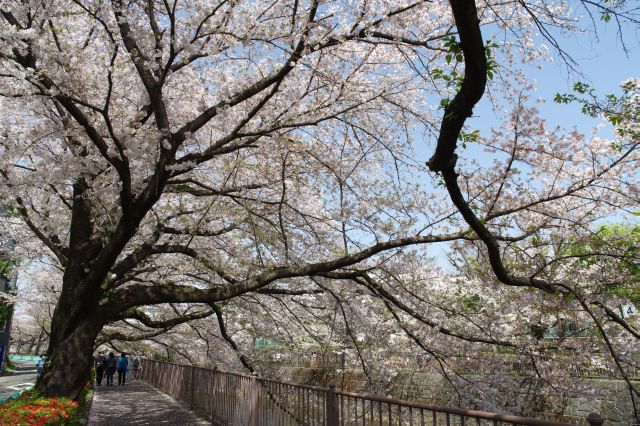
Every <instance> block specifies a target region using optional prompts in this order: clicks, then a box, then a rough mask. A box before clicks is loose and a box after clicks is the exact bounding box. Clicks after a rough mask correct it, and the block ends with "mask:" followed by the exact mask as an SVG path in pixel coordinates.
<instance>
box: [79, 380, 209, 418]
mask: <svg viewBox="0 0 640 426" xmlns="http://www.w3.org/2000/svg"><path fill="white" fill-rule="evenodd" d="M210 424H211V421H210V420H206V419H204V418H202V417H199V416H198V415H196V414H195V413H194V412H193V411H191V410H189V408H188V407H187V406H186V405H184V404H182V403H180V402H178V401H176V400H175V399H173V398H171V397H170V396H168V395H166V394H164V393H162V392H160V391H158V390H157V389H156V388H154V387H153V386H151V385H149V384H148V383H145V382H142V381H133V382H130V383H127V384H126V385H125V386H124V387H122V386H105V385H104V382H103V383H102V386H96V387H95V393H94V395H93V403H92V404H91V410H90V411H89V423H88V425H89V426H120V425H180V426H186V425H210Z"/></svg>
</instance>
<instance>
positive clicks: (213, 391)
mask: <svg viewBox="0 0 640 426" xmlns="http://www.w3.org/2000/svg"><path fill="white" fill-rule="evenodd" d="M217 372H218V366H217V365H215V366H214V367H213V370H212V371H211V395H209V402H210V404H211V424H212V425H213V424H215V421H214V419H215V414H216V373H217Z"/></svg>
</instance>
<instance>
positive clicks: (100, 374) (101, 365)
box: [95, 351, 107, 386]
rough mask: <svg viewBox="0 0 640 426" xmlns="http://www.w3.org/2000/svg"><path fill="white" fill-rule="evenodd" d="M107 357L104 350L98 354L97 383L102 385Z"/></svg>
mask: <svg viewBox="0 0 640 426" xmlns="http://www.w3.org/2000/svg"><path fill="white" fill-rule="evenodd" d="M106 363H107V358H106V357H105V356H104V354H103V353H102V351H100V352H98V355H97V356H96V364H95V365H96V385H98V386H102V377H103V376H104V370H105V367H106Z"/></svg>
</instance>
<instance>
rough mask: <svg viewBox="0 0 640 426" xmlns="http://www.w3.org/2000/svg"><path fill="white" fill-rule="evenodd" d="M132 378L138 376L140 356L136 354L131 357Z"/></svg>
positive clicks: (137, 377)
mask: <svg viewBox="0 0 640 426" xmlns="http://www.w3.org/2000/svg"><path fill="white" fill-rule="evenodd" d="M133 378H134V379H136V380H138V379H139V378H140V358H139V357H138V356H136V357H135V358H134V359H133Z"/></svg>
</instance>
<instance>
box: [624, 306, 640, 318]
mask: <svg viewBox="0 0 640 426" xmlns="http://www.w3.org/2000/svg"><path fill="white" fill-rule="evenodd" d="M620 310H621V311H622V318H629V317H630V316H633V315H635V314H637V313H638V308H636V306H635V305H634V304H633V303H627V304H626V305H621V306H620Z"/></svg>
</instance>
